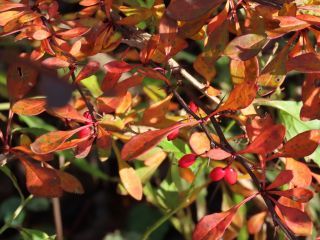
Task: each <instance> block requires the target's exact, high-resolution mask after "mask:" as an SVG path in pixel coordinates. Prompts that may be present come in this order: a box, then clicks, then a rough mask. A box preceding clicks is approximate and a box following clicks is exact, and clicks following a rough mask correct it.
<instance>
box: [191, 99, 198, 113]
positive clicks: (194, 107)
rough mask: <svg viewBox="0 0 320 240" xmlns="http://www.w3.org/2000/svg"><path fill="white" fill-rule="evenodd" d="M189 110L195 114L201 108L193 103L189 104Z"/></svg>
mask: <svg viewBox="0 0 320 240" xmlns="http://www.w3.org/2000/svg"><path fill="white" fill-rule="evenodd" d="M189 108H190V110H191V111H192V112H194V113H196V112H197V111H198V109H199V107H198V106H197V105H196V104H195V103H194V102H193V101H191V102H190V103H189Z"/></svg>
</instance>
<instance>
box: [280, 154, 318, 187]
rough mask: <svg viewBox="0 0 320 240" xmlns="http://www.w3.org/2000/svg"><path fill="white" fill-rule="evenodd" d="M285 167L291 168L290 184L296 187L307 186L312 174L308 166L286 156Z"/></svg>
mask: <svg viewBox="0 0 320 240" xmlns="http://www.w3.org/2000/svg"><path fill="white" fill-rule="evenodd" d="M286 169H287V170H291V171H292V174H293V179H292V180H291V184H293V185H294V186H297V187H309V186H310V184H311V181H312V174H311V171H310V169H309V167H308V166H307V165H306V164H305V163H302V162H299V161H297V160H295V159H293V158H286Z"/></svg>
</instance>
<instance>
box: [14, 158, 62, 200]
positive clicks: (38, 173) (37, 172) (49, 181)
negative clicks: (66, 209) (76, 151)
mask: <svg viewBox="0 0 320 240" xmlns="http://www.w3.org/2000/svg"><path fill="white" fill-rule="evenodd" d="M20 161H21V163H22V165H23V166H24V168H25V171H26V185H27V189H28V191H29V192H30V193H31V194H33V195H35V196H37V197H49V198H53V197H61V195H62V188H61V185H60V184H61V182H60V178H59V176H58V174H57V173H56V171H55V170H53V169H49V168H43V167H39V166H37V165H34V164H33V163H31V162H29V161H28V160H26V159H24V158H20Z"/></svg>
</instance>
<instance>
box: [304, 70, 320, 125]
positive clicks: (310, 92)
mask: <svg viewBox="0 0 320 240" xmlns="http://www.w3.org/2000/svg"><path fill="white" fill-rule="evenodd" d="M302 102H303V106H302V108H301V112H300V118H301V119H302V120H303V121H309V120H313V119H320V111H319V109H320V74H307V77H306V79H305V80H304V82H303V85H302Z"/></svg>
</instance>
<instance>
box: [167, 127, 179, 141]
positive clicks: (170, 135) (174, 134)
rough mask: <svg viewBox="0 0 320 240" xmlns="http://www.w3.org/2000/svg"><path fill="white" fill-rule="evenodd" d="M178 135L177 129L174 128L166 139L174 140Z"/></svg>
mask: <svg viewBox="0 0 320 240" xmlns="http://www.w3.org/2000/svg"><path fill="white" fill-rule="evenodd" d="M178 135H179V129H175V130H174V131H173V132H171V133H170V134H168V136H167V139H168V141H171V140H174V139H176V138H177V137H178Z"/></svg>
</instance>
